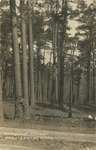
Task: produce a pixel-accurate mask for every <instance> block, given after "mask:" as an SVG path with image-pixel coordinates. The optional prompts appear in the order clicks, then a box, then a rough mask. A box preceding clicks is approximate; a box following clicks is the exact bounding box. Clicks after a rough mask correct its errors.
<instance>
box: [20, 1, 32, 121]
mask: <svg viewBox="0 0 96 150" xmlns="http://www.w3.org/2000/svg"><path fill="white" fill-rule="evenodd" d="M20 5H21V30H22V53H23V93H24V95H23V96H24V117H25V118H29V117H30V114H29V97H28V66H27V43H26V21H25V20H26V18H25V15H24V13H25V9H24V8H25V4H24V0H20Z"/></svg>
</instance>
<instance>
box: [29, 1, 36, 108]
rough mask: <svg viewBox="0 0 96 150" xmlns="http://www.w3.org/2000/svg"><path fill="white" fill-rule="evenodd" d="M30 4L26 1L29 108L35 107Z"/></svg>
mask: <svg viewBox="0 0 96 150" xmlns="http://www.w3.org/2000/svg"><path fill="white" fill-rule="evenodd" d="M31 2H32V0H28V8H29V15H28V17H29V57H30V58H29V61H30V97H31V106H32V107H34V106H35V96H34V65H33V59H34V51H33V32H32V14H31Z"/></svg>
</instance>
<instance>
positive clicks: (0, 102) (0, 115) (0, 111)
mask: <svg viewBox="0 0 96 150" xmlns="http://www.w3.org/2000/svg"><path fill="white" fill-rule="evenodd" d="M0 59H1V57H0ZM3 120H4V115H3V98H2V67H1V60H0V122H2V121H3Z"/></svg>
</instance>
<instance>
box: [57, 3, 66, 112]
mask: <svg viewBox="0 0 96 150" xmlns="http://www.w3.org/2000/svg"><path fill="white" fill-rule="evenodd" d="M67 5H68V4H67V0H62V15H63V18H64V23H63V24H62V33H61V47H60V92H59V94H60V95H59V108H60V109H61V110H62V109H63V99H64V50H65V37H66V26H67V9H68V6H67Z"/></svg>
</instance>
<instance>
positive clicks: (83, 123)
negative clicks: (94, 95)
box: [0, 102, 96, 150]
mask: <svg viewBox="0 0 96 150" xmlns="http://www.w3.org/2000/svg"><path fill="white" fill-rule="evenodd" d="M77 108H78V109H77ZM4 110H6V111H5V112H6V116H7V117H9V118H10V119H8V118H6V119H5V122H4V123H3V124H1V127H13V128H27V129H38V130H42V131H43V130H50V131H60V132H66V134H67V132H70V133H71V132H72V133H85V134H86V136H87V134H94V135H95V134H96V120H95V116H96V109H95V108H92V107H83V106H74V107H73V108H72V113H73V114H72V118H68V106H67V105H65V106H64V111H60V110H58V109H56V108H54V109H51V108H50V107H49V106H48V105H45V104H43V105H42V106H40V105H38V106H36V107H35V109H34V110H31V118H30V120H27V121H25V120H23V122H20V120H19V119H18V118H15V119H14V118H13V112H14V106H13V104H12V103H7V102H6V105H5V108H4ZM89 115H91V116H92V118H91V119H90V118H89V117H88V116H89ZM77 138H78V137H77ZM95 138H96V136H95ZM1 143H2V144H4V143H6V144H8V145H10V144H12V145H21V146H28V147H31V148H33V147H34V148H37V150H39V149H40V150H96V143H88V142H72V141H71V142H70V141H64V140H59V139H57V140H56V139H53V140H51V139H47V140H46V139H42V140H33V139H31V140H26V139H25V140H8V139H7V140H5V139H2V138H0V144H1ZM38 148H39V149H38ZM6 150H7V149H6ZM13 150H15V149H13ZM32 150H33V149H32Z"/></svg>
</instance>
